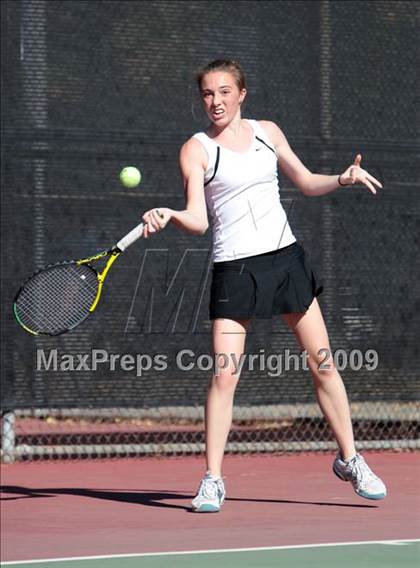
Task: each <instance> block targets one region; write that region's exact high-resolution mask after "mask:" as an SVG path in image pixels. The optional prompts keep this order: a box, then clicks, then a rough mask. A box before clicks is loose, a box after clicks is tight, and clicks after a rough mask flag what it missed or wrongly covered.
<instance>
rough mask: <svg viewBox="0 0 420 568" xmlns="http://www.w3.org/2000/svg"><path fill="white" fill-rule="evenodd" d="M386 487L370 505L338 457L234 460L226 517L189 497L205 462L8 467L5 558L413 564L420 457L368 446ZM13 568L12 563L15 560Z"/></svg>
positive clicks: (229, 460)
mask: <svg viewBox="0 0 420 568" xmlns="http://www.w3.org/2000/svg"><path fill="white" fill-rule="evenodd" d="M365 455H368V459H369V463H370V464H371V465H372V467H373V469H374V470H376V471H377V472H378V473H379V474H380V475H381V477H383V479H384V480H385V481H386V483H387V485H388V491H389V496H388V497H387V499H385V500H384V501H367V500H364V499H360V498H359V497H358V496H357V495H355V494H354V493H353V490H352V488H351V487H350V485H349V484H347V483H343V482H341V481H340V480H338V479H337V478H336V477H335V476H334V475H333V473H332V472H331V464H332V460H333V455H332V454H321V455H309V454H304V455H293V456H261V455H259V456H227V457H226V462H225V482H226V486H227V491H228V498H227V501H226V503H225V505H224V506H223V509H222V511H221V513H219V514H207V515H205V514H202V515H200V514H194V513H191V512H190V501H191V498H192V497H193V494H194V491H195V489H196V487H197V485H198V482H199V479H200V476H201V474H202V471H203V460H202V459H199V458H196V457H189V458H185V457H184V458H182V459H174V458H171V459H166V458H161V459H157V458H154V459H137V460H109V461H105V460H100V461H86V462H80V461H79V462H56V463H43V462H39V463H16V464H12V465H7V466H2V520H3V522H2V525H3V528H2V541H3V542H2V561H3V562H4V565H6V566H7V565H8V563H16V562H18V563H19V565H20V566H26V565H27V564H28V565H30V564H32V562H31V561H37V562H36V564H35V565H36V566H38V567H42V566H44V565H45V566H47V565H48V566H49V567H52V566H65V567H67V566H68V567H69V568H70V567H71V568H76V567H92V568H95V567H99V566H104V567H105V568H107V567H109V568H113V567H114V566H115V567H116V566H121V567H127V568H131V566H136V567H151V568H152V567H158V566H159V567H164V566H171V567H178V566H179V567H181V566H186V567H187V566H197V567H198V568H200V567H204V566H210V565H211V566H214V565H217V564H225V565H228V566H241V567H244V566H255V567H266V566H267V567H268V566H280V565H281V566H289V565H290V566H292V565H293V566H298V567H305V566H322V567H329V566H340V568H343V567H346V566H352V568H353V567H354V566H358V567H363V566H366V567H376V566H378V567H379V566H381V567H384V566H389V567H397V566H398V567H400V566H407V567H408V566H413V567H414V566H418V565H419V561H420V543H419V540H418V539H420V491H419V489H420V482H419V479H420V475H419V473H420V459H419V454H418V453H394V452H389V453H386V452H384V453H372V452H369V453H365ZM11 565H13V564H11Z"/></svg>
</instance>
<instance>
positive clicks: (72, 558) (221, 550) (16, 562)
mask: <svg viewBox="0 0 420 568" xmlns="http://www.w3.org/2000/svg"><path fill="white" fill-rule="evenodd" d="M410 542H420V538H406V539H401V540H360V541H355V542H324V543H320V544H295V545H285V546H262V547H256V548H218V549H213V550H180V551H175V552H141V553H138V554H109V555H103V556H70V557H68V558H43V559H40V560H13V561H12V562H2V563H1V565H2V566H17V565H19V564H40V563H41V562H70V561H76V560H106V559H108V558H141V557H145V556H182V555H186V554H220V553H227V552H262V551H265V550H288V549H293V548H296V549H300V548H321V547H327V546H358V545H363V544H406V543H410Z"/></svg>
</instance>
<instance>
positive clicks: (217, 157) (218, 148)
mask: <svg viewBox="0 0 420 568" xmlns="http://www.w3.org/2000/svg"><path fill="white" fill-rule="evenodd" d="M219 160H220V146H217V154H216V162H215V164H214V172H213V175H212V176H211V178H210V179H209V180H207V181H206V183H205V184H204V187H206V185H208V184H209V183H210V182H211V181H213V180H214V176H215V175H216V172H217V168H218V167H219Z"/></svg>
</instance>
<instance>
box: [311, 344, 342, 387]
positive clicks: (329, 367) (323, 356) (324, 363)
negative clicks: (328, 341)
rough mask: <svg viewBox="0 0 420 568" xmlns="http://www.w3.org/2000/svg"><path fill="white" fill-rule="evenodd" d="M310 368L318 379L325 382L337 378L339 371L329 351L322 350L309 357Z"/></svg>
mask: <svg viewBox="0 0 420 568" xmlns="http://www.w3.org/2000/svg"><path fill="white" fill-rule="evenodd" d="M309 366H310V368H311V371H312V373H313V374H314V375H315V377H316V379H317V380H319V381H321V382H323V381H328V380H330V379H332V378H334V377H336V376H337V369H336V367H335V365H334V359H333V357H332V354H331V351H330V350H329V349H320V350H319V351H318V352H317V353H313V354H311V355H309Z"/></svg>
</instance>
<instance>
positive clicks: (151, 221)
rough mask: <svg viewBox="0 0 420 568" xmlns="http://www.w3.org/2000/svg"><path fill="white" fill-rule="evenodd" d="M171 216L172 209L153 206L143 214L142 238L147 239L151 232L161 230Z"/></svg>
mask: <svg viewBox="0 0 420 568" xmlns="http://www.w3.org/2000/svg"><path fill="white" fill-rule="evenodd" d="M171 217H172V210H171V209H169V208H168V207H155V208H154V209H150V210H149V211H146V213H144V215H143V217H142V218H143V221H144V229H143V238H145V239H147V238H148V237H149V236H150V235H151V234H152V233H158V232H159V231H162V229H164V228H165V227H166V225H167V224H168V223H169V221H170V220H171Z"/></svg>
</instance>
